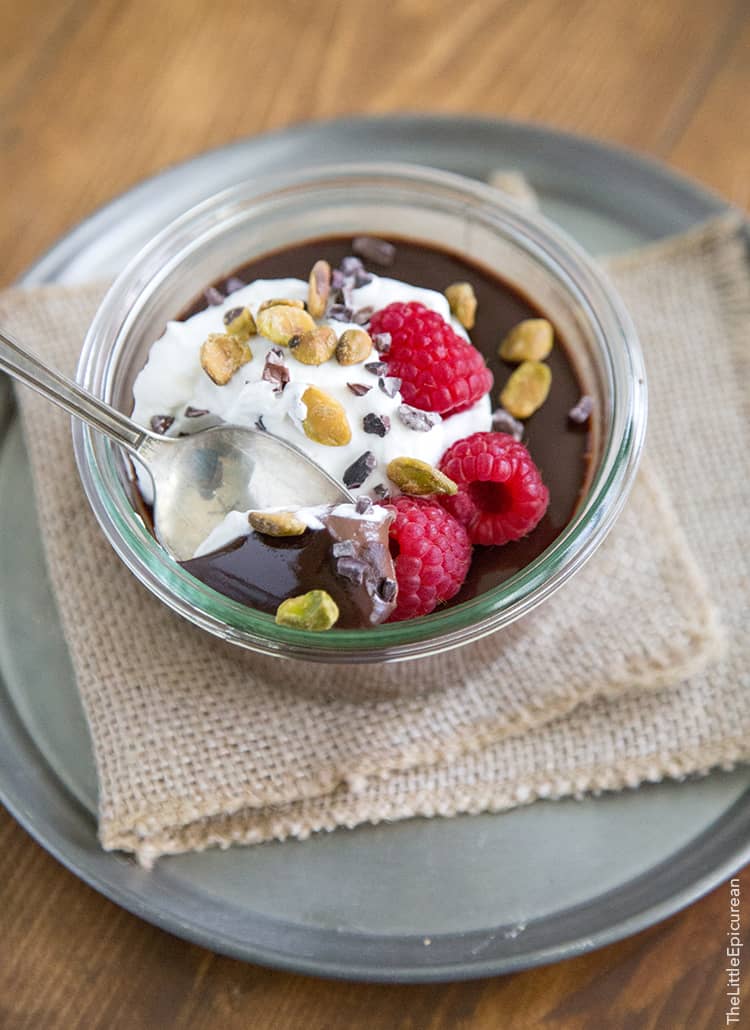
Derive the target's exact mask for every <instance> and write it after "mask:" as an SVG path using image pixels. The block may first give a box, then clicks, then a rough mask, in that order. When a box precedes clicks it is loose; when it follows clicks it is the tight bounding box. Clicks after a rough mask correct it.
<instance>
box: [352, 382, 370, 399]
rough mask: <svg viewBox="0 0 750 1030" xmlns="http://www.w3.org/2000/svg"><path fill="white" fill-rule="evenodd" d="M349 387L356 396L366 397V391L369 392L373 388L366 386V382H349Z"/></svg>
mask: <svg viewBox="0 0 750 1030" xmlns="http://www.w3.org/2000/svg"><path fill="white" fill-rule="evenodd" d="M346 385H347V386H348V387H349V389H350V390H351V391H352V393H353V394H354V396H355V397H364V395H365V394H366V393H369V392H370V390H371V389H372V387H371V386H365V384H364V383H347V384H346Z"/></svg>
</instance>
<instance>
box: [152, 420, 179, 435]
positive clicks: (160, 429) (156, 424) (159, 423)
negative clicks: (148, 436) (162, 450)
mask: <svg viewBox="0 0 750 1030" xmlns="http://www.w3.org/2000/svg"><path fill="white" fill-rule="evenodd" d="M173 424H174V417H173V416H172V415H154V416H153V418H152V419H151V429H152V430H153V432H154V433H158V434H159V435H160V436H163V435H164V434H165V433H166V431H167V430H168V429H169V427H170V426H171V425H173Z"/></svg>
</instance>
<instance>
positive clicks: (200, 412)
mask: <svg viewBox="0 0 750 1030" xmlns="http://www.w3.org/2000/svg"><path fill="white" fill-rule="evenodd" d="M207 414H208V408H194V407H192V406H191V405H190V404H188V406H187V407H186V408H185V418H203V416H204V415H207Z"/></svg>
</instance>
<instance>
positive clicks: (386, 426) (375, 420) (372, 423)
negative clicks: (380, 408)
mask: <svg viewBox="0 0 750 1030" xmlns="http://www.w3.org/2000/svg"><path fill="white" fill-rule="evenodd" d="M362 428H363V429H364V431H365V432H366V433H372V434H373V435H374V436H385V435H386V433H389V432H390V429H391V420H390V419H389V418H388V416H387V415H378V414H377V412H374V411H371V412H370V413H369V414H367V415H365V417H364V418H363V419H362Z"/></svg>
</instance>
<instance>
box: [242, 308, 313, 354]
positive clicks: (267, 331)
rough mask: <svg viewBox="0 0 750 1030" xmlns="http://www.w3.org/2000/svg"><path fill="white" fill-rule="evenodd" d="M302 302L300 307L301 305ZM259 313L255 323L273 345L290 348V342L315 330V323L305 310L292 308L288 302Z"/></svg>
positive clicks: (263, 309) (264, 309) (262, 334)
mask: <svg viewBox="0 0 750 1030" xmlns="http://www.w3.org/2000/svg"><path fill="white" fill-rule="evenodd" d="M301 303H302V302H301V301H300V305H301ZM261 309H262V310H260V309H259V311H258V315H257V317H256V319H255V323H256V325H257V327H258V332H259V333H260V334H261V336H265V337H266V339H267V340H270V341H271V342H272V343H278V344H281V346H282V347H288V346H289V341H290V340H291V339H293V338H294V337H295V336H302V334H303V333H307V332H311V331H312V330H313V329H315V322H314V321H313V319H312V316H311V315H309V314H308V313H307V312H306V311H305V310H303V308H302V307H301V306H300V307H296V306H292V304H291V303H287V302H286V301H285V302H284V303H283V304H281V303H277V304H273V305H272V306H271V307H267V308H266V307H263V305H261Z"/></svg>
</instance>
